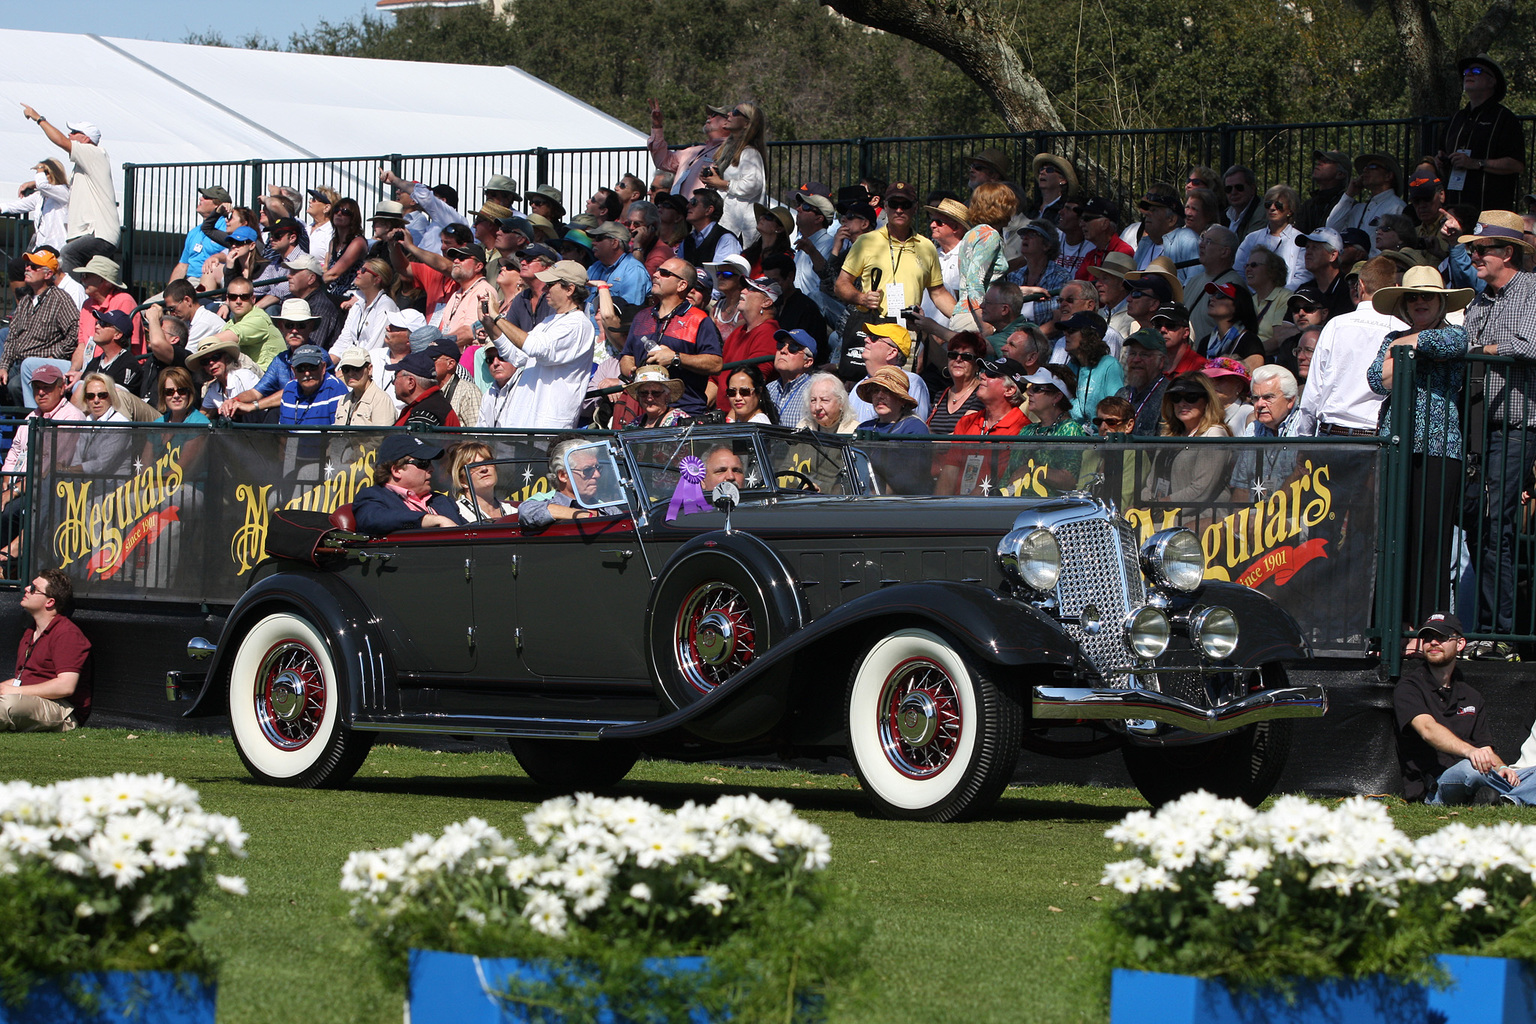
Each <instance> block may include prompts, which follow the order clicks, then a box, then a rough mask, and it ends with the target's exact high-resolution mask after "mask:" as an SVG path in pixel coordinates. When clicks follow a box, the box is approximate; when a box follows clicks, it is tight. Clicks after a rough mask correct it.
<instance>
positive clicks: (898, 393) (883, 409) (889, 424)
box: [857, 366, 928, 435]
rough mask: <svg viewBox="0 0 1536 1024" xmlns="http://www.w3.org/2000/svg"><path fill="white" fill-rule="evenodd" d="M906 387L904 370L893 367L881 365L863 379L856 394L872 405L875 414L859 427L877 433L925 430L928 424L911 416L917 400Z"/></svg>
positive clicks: (914, 410) (922, 432)
mask: <svg viewBox="0 0 1536 1024" xmlns="http://www.w3.org/2000/svg"><path fill="white" fill-rule="evenodd" d="M908 387H909V385H908V383H907V375H906V372H905V371H903V370H901V369H900V368H898V367H895V366H882V367H880V369H878V370H876V371H875V372H874V373H873V374H871V375H870V377H869V379H868V380H865V381H862V382H861V383H860V384H859V386H858V388H857V392H858V396H859V397H860V398H862V399H863V400H864V401H866V402H868V403H869V404H870V405H871V406H872V407H873V408H874V410H875V416H874V419H868V420H865V421H864V422H863V423H860V424H859V429H860V430H873V431H874V432H875V433H877V434H897V435H900V434H926V433H928V425H927V424H926V423H924V422H923V421H922V420H920V419H918V418H917V417H916V416H915V415H913V414H914V413H915V412H916V411H917V399H915V398H913V397H912V392H910V391H909V390H907V389H908Z"/></svg>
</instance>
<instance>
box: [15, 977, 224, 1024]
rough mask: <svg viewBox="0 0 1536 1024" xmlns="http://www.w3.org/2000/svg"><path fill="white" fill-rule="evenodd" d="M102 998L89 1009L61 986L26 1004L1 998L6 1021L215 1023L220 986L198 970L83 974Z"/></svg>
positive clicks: (37, 993) (39, 992) (43, 989)
mask: <svg viewBox="0 0 1536 1024" xmlns="http://www.w3.org/2000/svg"><path fill="white" fill-rule="evenodd" d="M76 977H78V978H79V979H80V981H81V982H82V983H83V984H84V985H85V987H86V989H87V990H88V991H91V992H94V993H96V994H97V996H98V997H99V1003H98V1005H97V1010H96V1012H94V1013H88V1012H86V1011H84V1010H82V1009H80V1008H79V1007H78V1006H76V1005H75V1004H74V1003H72V1002H71V1001H70V1000H69V998H68V997H67V996H65V995H64V992H63V990H61V989H60V988H59V987H58V986H57V985H54V984H44V985H39V986H37V987H36V988H34V989H33V990H32V994H31V996H29V997H28V999H27V1001H26V1003H25V1004H23V1005H22V1006H21V1007H20V1008H17V1009H12V1008H11V1007H9V1006H6V1005H5V1003H4V1002H0V1024H213V1012H214V1002H215V997H216V996H217V994H218V986H217V985H210V984H206V983H204V982H203V981H202V980H201V979H200V978H198V977H197V976H196V975H195V974H171V973H169V972H166V971H137V972H133V971H108V972H105V973H102V974H81V975H77V976H76Z"/></svg>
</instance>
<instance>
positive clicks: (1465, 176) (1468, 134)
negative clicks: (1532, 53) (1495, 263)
mask: <svg viewBox="0 0 1536 1024" xmlns="http://www.w3.org/2000/svg"><path fill="white" fill-rule="evenodd" d="M1456 70H1457V71H1459V72H1461V90H1462V94H1463V95H1465V96H1466V98H1467V105H1466V106H1464V107H1462V108H1461V109H1460V110H1458V111H1456V113H1455V114H1453V115H1451V120H1450V122H1449V123H1448V124H1446V126H1445V135H1444V136H1443V137H1442V138H1441V140H1440V152H1439V163H1440V177H1441V179H1442V180H1444V181H1445V196H1446V202H1447V203H1450V204H1452V205H1459V204H1467V205H1469V206H1471V207H1473V208H1474V209H1477V210H1513V209H1514V208H1515V198H1516V196H1517V195H1518V194H1519V185H1520V178H1521V176H1522V175H1523V174H1524V173H1525V133H1524V131H1523V130H1522V128H1521V126H1520V122H1519V120H1518V119H1517V118H1516V117H1515V115H1514V114H1513V113H1512V112H1511V111H1510V109H1509V108H1508V107H1506V106H1505V105H1504V95H1505V93H1506V92H1507V91H1508V89H1509V85H1508V82H1507V80H1506V79H1505V77H1504V69H1503V68H1501V67H1499V65H1498V64H1496V63H1495V62H1494V61H1493V60H1491V59H1490V58H1489V57H1488V55H1487V54H1486V53H1480V54H1478V55H1477V56H1475V57H1468V58H1467V59H1465V60H1463V61H1460V62H1459V63H1458V64H1457V65H1456Z"/></svg>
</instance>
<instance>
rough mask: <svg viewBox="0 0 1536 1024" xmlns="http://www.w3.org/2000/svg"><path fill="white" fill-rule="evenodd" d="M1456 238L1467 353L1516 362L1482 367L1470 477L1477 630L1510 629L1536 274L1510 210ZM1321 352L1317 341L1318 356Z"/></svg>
mask: <svg viewBox="0 0 1536 1024" xmlns="http://www.w3.org/2000/svg"><path fill="white" fill-rule="evenodd" d="M1457 241H1458V242H1459V243H1461V244H1462V245H1464V246H1466V247H1467V251H1468V253H1469V254H1470V255H1471V257H1472V265H1473V266H1474V267H1475V268H1476V270H1477V276H1478V279H1479V280H1480V281H1482V283H1483V290H1482V291H1481V292H1480V293H1479V294H1478V295H1477V297H1476V298H1474V299H1473V300H1472V303H1471V305H1469V306H1467V313H1466V331H1467V345H1468V349H1467V351H1468V352H1469V353H1473V354H1482V355H1489V356H1504V357H1506V358H1510V359H1514V360H1516V362H1515V363H1514V365H1489V366H1487V367H1486V369H1487V373H1488V379H1487V385H1486V392H1485V397H1484V401H1485V402H1486V409H1487V412H1486V414H1485V415H1486V417H1487V441H1486V444H1487V449H1486V451H1485V453H1484V456H1483V473H1482V474H1481V479H1479V480H1476V481H1474V482H1473V484H1472V488H1473V491H1472V495H1471V496H1472V497H1475V498H1476V500H1477V504H1478V505H1479V506H1480V507H1482V508H1483V509H1484V510H1485V511H1484V516H1485V519H1484V520H1483V523H1482V527H1481V538H1482V544H1481V548H1482V550H1481V558H1480V564H1479V568H1478V590H1479V599H1478V605H1477V626H1478V631H1479V632H1488V633H1509V632H1511V631H1512V630H1513V628H1514V619H1515V535H1516V531H1517V529H1518V524H1519V522H1520V507H1521V502H1520V491H1521V488H1522V483H1523V481H1524V480H1525V476H1526V474H1527V473H1529V472H1530V469H1531V461H1532V457H1533V453H1536V402H1533V400H1532V397H1531V396H1533V395H1536V274H1533V273H1531V272H1529V271H1524V270H1521V269H1520V265H1521V261H1522V260H1523V259H1524V258H1525V257H1527V256H1529V255H1530V254H1531V252H1532V250H1533V246H1532V244H1531V243H1530V242H1529V241H1528V240H1527V239H1526V237H1525V222H1524V220H1523V219H1522V218H1521V216H1520V215H1519V214H1517V213H1513V212H1511V211H1508V210H1486V211H1484V212H1483V215H1482V218H1481V219H1480V220H1479V221H1478V222H1477V225H1476V226H1475V227H1474V228H1473V229H1472V232H1471V233H1470V234H1466V235H1461V236H1458V238H1457ZM1322 354H1323V353H1322V347H1321V346H1319V348H1318V359H1319V360H1321V358H1322ZM1313 376H1314V377H1315V376H1316V371H1314V373H1313ZM1307 390H1308V393H1310V392H1311V390H1312V389H1311V388H1310V387H1309V388H1308V389H1307ZM1485 489H1486V493H1485ZM1513 654H1514V650H1513V648H1512V647H1510V645H1509V644H1507V643H1504V642H1502V641H1491V640H1490V641H1481V642H1479V643H1478V645H1477V649H1476V650H1475V651H1474V652H1473V656H1474V657H1487V658H1501V659H1502V658H1506V657H1507V658H1508V659H1509V660H1511V661H1513V660H1516V658H1515V657H1512V655H1513Z"/></svg>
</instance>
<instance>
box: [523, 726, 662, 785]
mask: <svg viewBox="0 0 1536 1024" xmlns="http://www.w3.org/2000/svg"><path fill="white" fill-rule="evenodd" d="M507 745H508V746H510V747H511V748H512V756H513V757H515V758H517V763H518V764H519V765H521V766H522V769H523V771H525V772H527V773H528V777H529V778H530V779H532V780H533V781H534V782H537V783H538V784H539V785H541V786H548V787H550V788H551V789H559V790H564V791H566V792H575V791H576V790H580V789H607V788H608V787H609V786H612V785H615V784H616V783H618V782H620V781H621V780H623V778H624V776H626V775H628V774H629V770H630V769H631V768H633V767H634V766H635V761H636V760H637V759H638V757H639V753H638V751H636V750H635V748H634V747H633V746H632V745H631V744H628V743H623V742H606V743H605V742H591V741H583V740H541V739H523V738H521V737H513V738H511V739H508V740H507Z"/></svg>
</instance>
